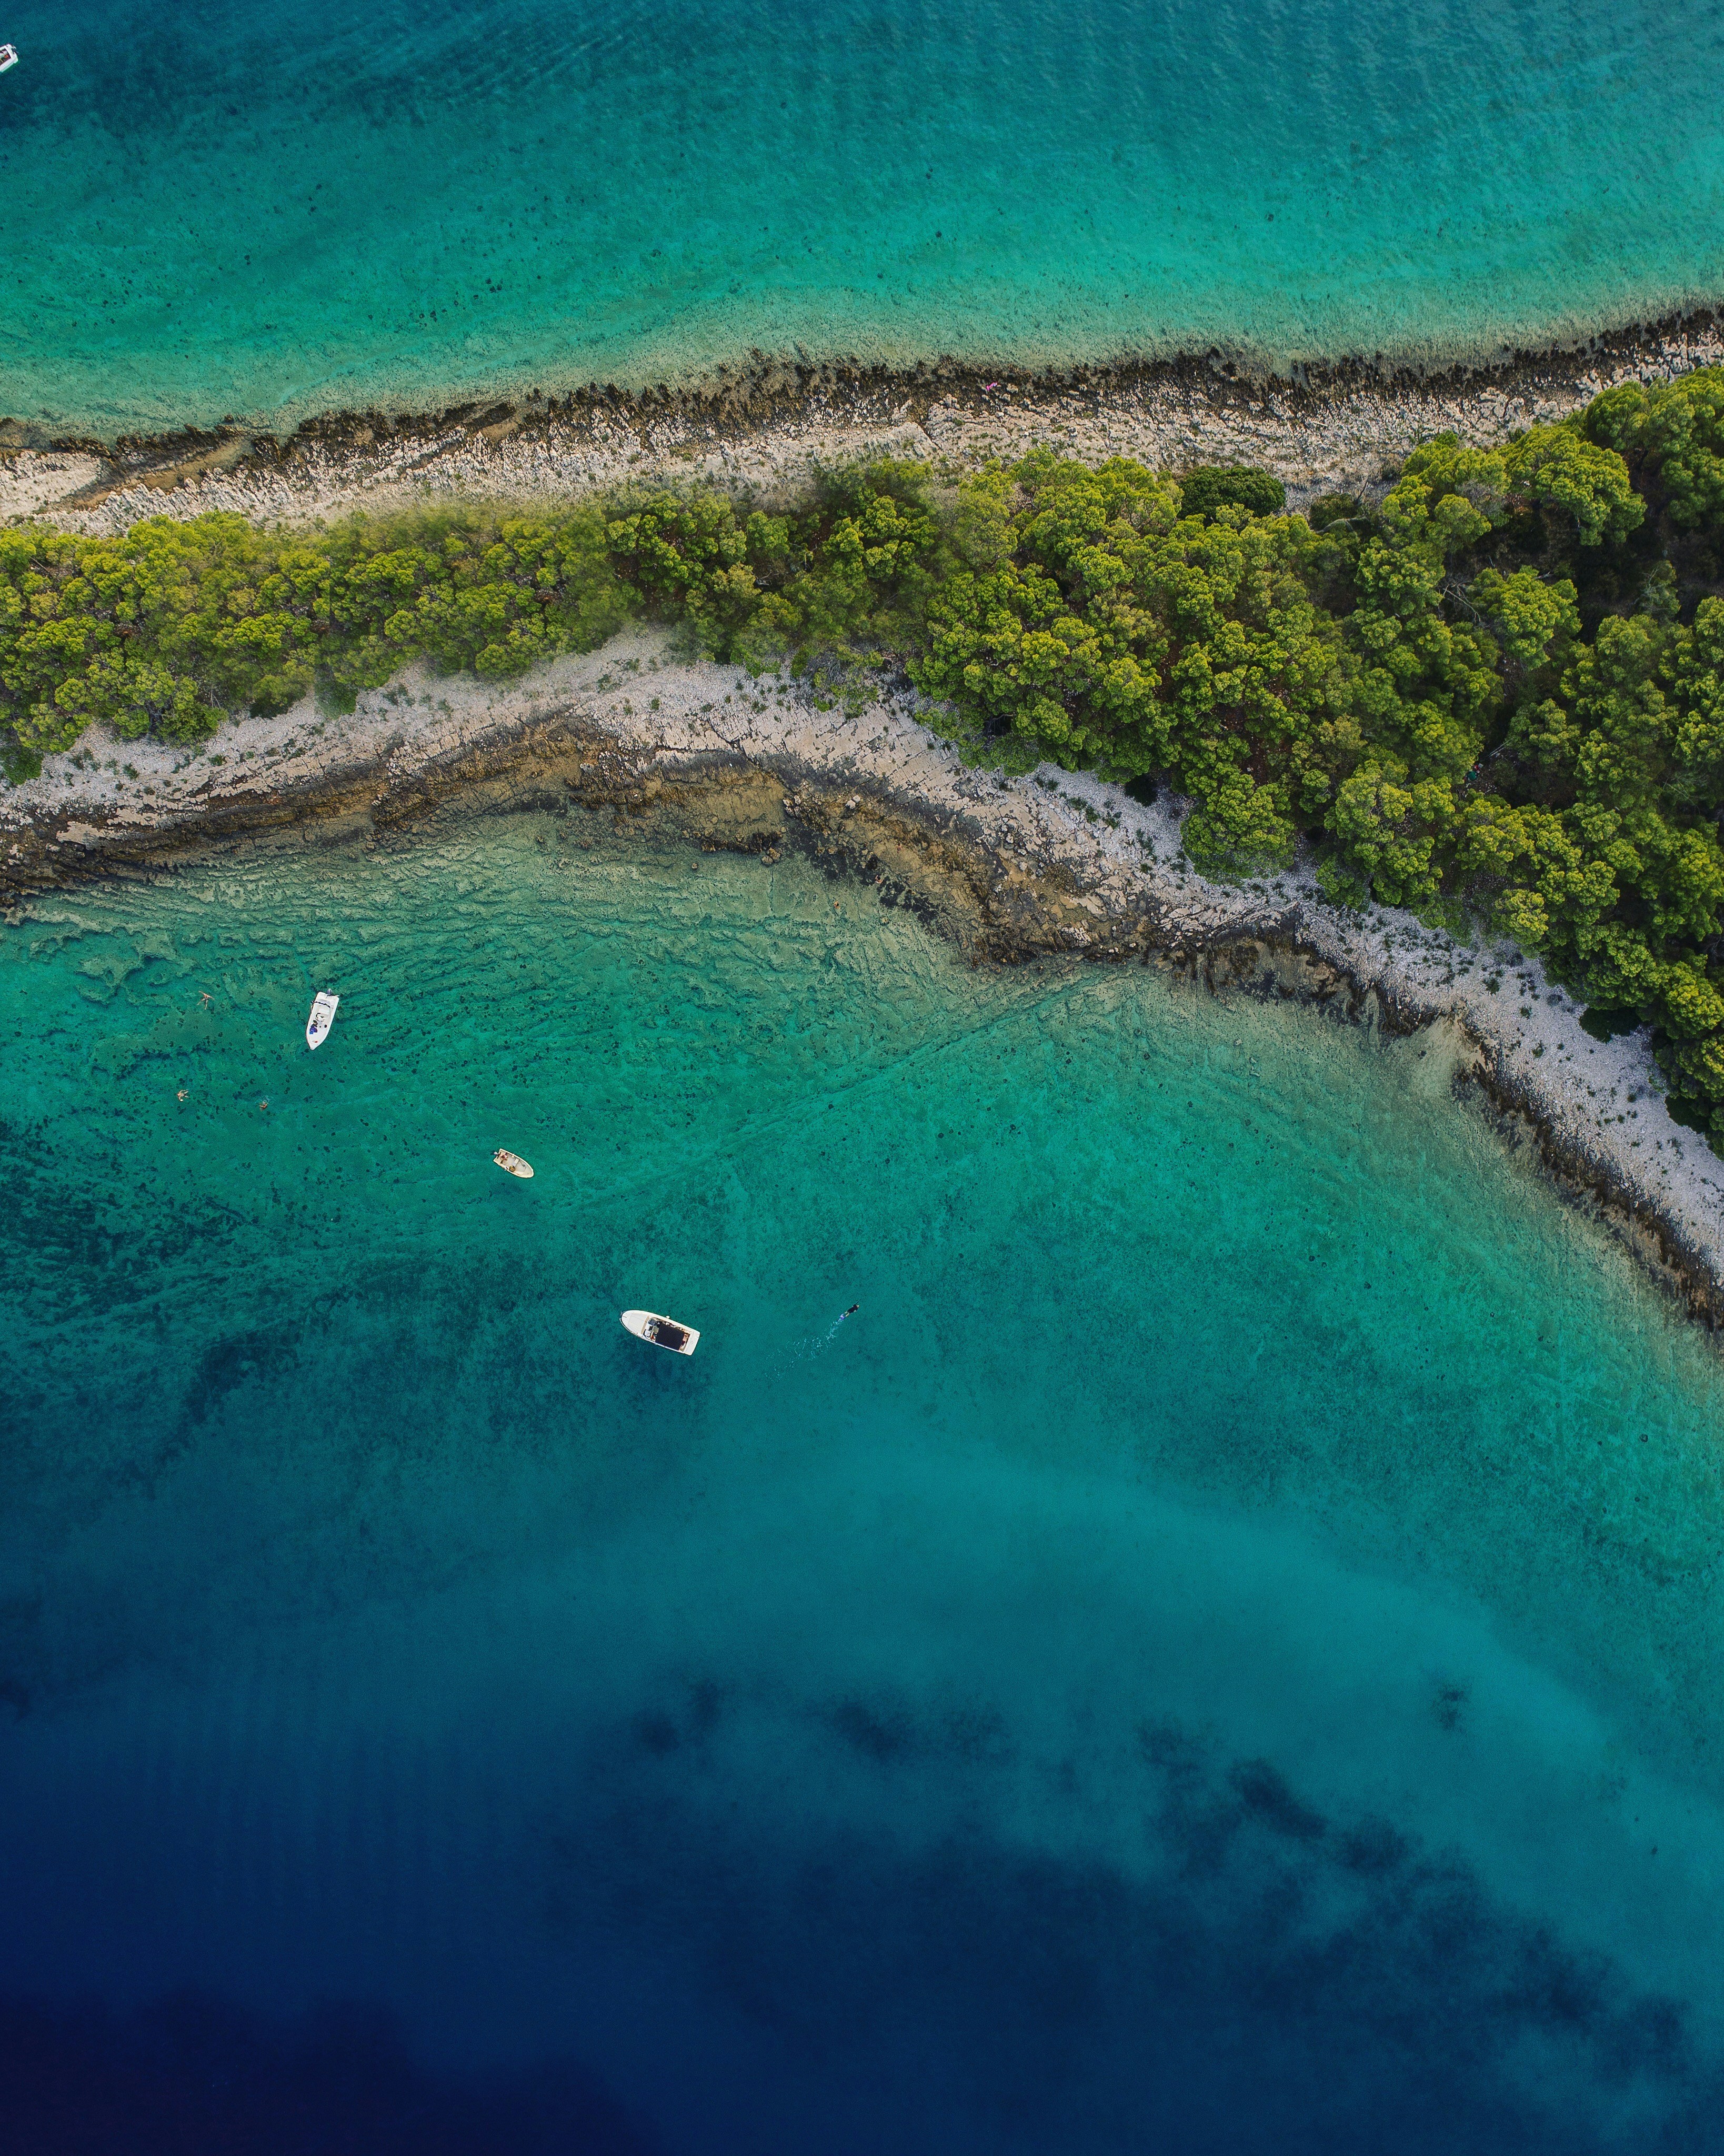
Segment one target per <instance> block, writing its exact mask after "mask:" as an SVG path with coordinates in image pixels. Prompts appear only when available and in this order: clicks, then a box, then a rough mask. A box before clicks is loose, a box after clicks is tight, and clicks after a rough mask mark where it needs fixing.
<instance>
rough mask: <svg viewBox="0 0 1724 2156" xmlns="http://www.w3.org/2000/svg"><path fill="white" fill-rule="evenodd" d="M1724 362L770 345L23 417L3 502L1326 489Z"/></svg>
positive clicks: (1698, 335) (1656, 355)
mask: <svg viewBox="0 0 1724 2156" xmlns="http://www.w3.org/2000/svg"><path fill="white" fill-rule="evenodd" d="M1719 362H1724V318H1721V317H1718V316H1713V315H1712V314H1711V313H1706V312H1701V313H1696V314H1694V315H1691V316H1682V317H1678V318H1674V319H1672V320H1670V321H1665V322H1661V323H1655V324H1652V325H1650V326H1646V327H1644V328H1641V329H1636V330H1631V331H1621V332H1619V333H1611V334H1608V335H1600V336H1596V337H1594V338H1592V339H1591V340H1589V341H1587V342H1585V343H1583V344H1580V345H1576V346H1570V347H1562V348H1557V349H1552V350H1551V351H1548V352H1530V353H1517V354H1515V355H1512V356H1511V357H1506V358H1504V359H1503V360H1502V361H1501V362H1500V363H1496V364H1491V365H1481V366H1479V367H1455V368H1451V369H1448V370H1446V371H1443V372H1421V371H1419V370H1418V369H1416V368H1414V367H1406V366H1398V365H1395V364H1393V362H1388V361H1383V362H1374V361H1364V360H1358V361H1346V362H1337V363H1336V364H1334V365H1333V366H1331V367H1325V368H1322V369H1314V368H1301V369H1299V370H1297V371H1296V372H1294V373H1291V374H1288V375H1277V374H1274V373H1271V372H1265V371H1263V370H1261V369H1255V368H1252V367H1249V366H1248V365H1247V364H1246V363H1245V362H1243V361H1241V360H1239V359H1238V358H1230V357H1228V356H1227V355H1226V354H1224V353H1223V352H1219V351H1215V352H1208V353H1204V354H1200V355H1196V356H1193V357H1187V358H1183V359H1173V360H1167V361H1157V362H1141V363H1140V362H1121V363H1120V364H1118V365H1116V366H1111V367H1071V368H1068V369H1064V370H1054V371H1046V372H1031V371H1029V370H1027V369H1025V368H1024V367H1011V366H1002V367H999V368H998V369H997V370H993V371H989V370H988V369H985V368H980V367H974V366H972V365H970V364H969V363H968V362H958V361H955V360H937V361H931V362H926V363H925V364H923V365H921V366H918V367H911V368H906V369H893V368H889V367H870V366H865V365H862V364H859V363H853V362H833V363H832V364H830V365H828V366H815V365H810V364H803V363H801V362H777V361H773V360H771V359H768V358H767V357H763V356H760V355H757V356H756V357H755V358H754V359H753V360H752V362H751V363H750V364H749V365H748V366H747V367H741V368H738V369H736V370H733V371H731V372H723V373H720V374H718V375H715V376H713V377H710V378H706V379H704V380H702V381H700V382H693V383H690V384H688V385H686V386H685V387H682V388H671V387H662V388H658V389H654V390H650V391H647V392H644V393H640V394H638V395H637V394H633V393H625V392H623V391H621V390H618V389H615V388H606V387H602V386H599V385H596V384H595V385H593V386H592V387H590V388H587V389H586V390H583V391H581V392H578V393H574V394H572V395H570V396H568V397H566V398H540V397H536V396H530V397H528V398H525V399H521V400H518V401H511V400H510V399H507V398H501V399H498V400H496V401H495V402H493V403H483V404H466V405H461V406H457V407H454V408H451V409H449V410H445V411H443V412H440V413H386V412H378V411H370V412H331V413H327V414H325V415H324V416H322V417H321V418H314V419H309V420H306V421H305V423H303V424H301V425H300V427H299V428H297V429H295V431H294V432H293V433H292V434H289V435H286V436H284V437H279V438H278V437H277V436H275V435H274V434H269V433H268V432H266V431H264V430H261V429H252V428H249V427H246V426H243V425H241V424H239V423H228V424H224V425H223V426H222V427H220V428H218V429H213V430H207V431H199V430H196V429H192V430H187V431H186V432H184V433H181V434H163V435H156V436H150V437H138V436H133V437H122V438H121V439H118V440H116V441H114V442H109V443H104V442H100V441H95V440H90V439H80V438H73V437H54V436H51V435H49V434H46V433H45V432H44V430H42V429H35V428H32V427H30V426H28V425H27V424H24V423H20V422H18V421H16V420H12V419H6V420H0V519H7V520H12V519H17V518H31V517H39V518H42V519H44V520H46V521H50V522H52V523H54V524H55V525H58V526H60V527H62V528H64V529H65V530H68V531H86V532H90V533H104V532H114V531H123V530H124V529H126V527H127V526H129V525H131V524H132V523H135V522H136V521H138V520H139V519H141V518H142V517H145V516H160V515H163V514H166V515H169V516H178V517H190V516H199V515H202V514H204V513H205V512H207V511H212V510H223V511H235V512H238V513H239V514H240V515H243V516H249V517H253V518H257V519H259V520H263V521H276V522H285V523H303V522H310V521H316V520H317V519H320V518H327V517H331V516H341V515H343V514H345V513H346V512H348V511H352V510H355V509H359V508H364V509H367V510H368V511H385V512H387V511H390V510H393V509H400V508H406V507H409V506H416V505H423V503H424V502H425V501H426V500H428V499H436V498H438V497H445V498H447V497H449V496H465V497H468V498H471V499H482V500H497V501H511V502H513V501H519V502H523V503H532V502H546V501H562V500H571V499H572V498H574V497H575V496H577V495H581V494H584V493H588V492H591V491H592V490H594V489H596V488H606V487H615V486H618V485H623V484H626V483H628V482H629V481H638V480H660V481H661V480H682V481H685V482H686V481H690V480H711V481H712V482H713V483H715V484H717V485H722V486H725V487H726V488H729V489H732V490H738V491H742V492H747V493H749V494H751V495H757V496H759V497H760V498H762V499H767V500H769V499H771V498H772V497H773V496H774V495H782V494H788V493H793V492H794V491H795V490H796V489H797V488H798V487H799V486H800V485H802V484H803V482H804V481H805V480H806V479H807V478H808V475H809V473H810V472H811V471H812V470H813V469H815V468H816V467H818V466H819V465H830V464H833V463H836V462H840V461H847V460H852V459H859V458H862V457H865V456H870V455H879V454H893V455H899V456H908V457H917V458H923V459H928V460H930V461H932V462H935V463H937V464H941V465H947V466H950V467H952V468H954V469H973V468H975V467H976V466H977V465H983V464H985V463H987V462H988V461H989V460H990V459H993V458H996V457H1013V456H1018V455H1021V454H1024V452H1025V451H1026V450H1028V449H1031V448H1032V447H1034V446H1037V445H1039V444H1048V445H1049V446H1051V447H1054V448H1055V449H1060V450H1061V451H1063V452H1065V454H1070V455H1073V456H1076V457H1079V458H1080V459H1084V460H1085V461H1086V462H1099V461H1101V460H1102V459H1105V458H1107V457H1111V456H1130V457H1136V458H1139V459H1142V460H1143V461H1145V462H1147V463H1149V464H1152V465H1157V466H1159V467H1161V468H1162V469H1167V470H1182V469H1188V468H1189V467H1190V466H1191V465H1194V464H1199V463H1218V462H1219V463H1243V464H1250V465H1260V466H1262V467H1264V468H1265V469H1267V470H1271V471H1273V472H1275V475H1277V476H1278V477H1279V478H1280V479H1281V480H1283V481H1284V482H1285V485H1286V486H1287V490H1288V497H1289V501H1290V506H1293V507H1295V508H1298V507H1301V506H1305V504H1306V503H1308V502H1309V501H1311V500H1313V499H1314V498H1315V497H1316V495H1319V494H1321V493H1325V492H1329V491H1333V490H1345V491H1348V492H1354V493H1362V494H1365V495H1370V494H1371V493H1372V492H1373V490H1380V489H1381V487H1382V485H1383V483H1384V470H1385V466H1388V465H1393V464H1396V463H1398V460H1399V459H1401V458H1403V456H1404V455H1405V454H1406V453H1407V451H1408V449H1411V448H1412V447H1413V446H1414V444H1415V443H1417V442H1419V441H1420V440H1422V439H1426V438H1427V437H1429V435H1432V434H1439V433H1442V432H1444V431H1449V430H1452V431H1454V432H1455V433H1456V434H1460V436H1461V438H1462V439H1464V440H1467V441H1470V442H1476V443H1480V444H1488V443H1492V442H1496V441H1500V440H1501V439H1504V438H1505V437H1506V435H1507V434H1510V433H1511V431H1512V430H1514V429H1516V428H1519V427H1524V426H1528V425H1531V424H1532V423H1534V422H1535V421H1547V420H1551V419H1556V418H1562V416H1563V415H1564V414H1565V413H1568V412H1571V411H1573V410H1575V409H1576V408H1578V407H1579V406H1580V405H1582V404H1584V403H1587V402H1588V400H1589V399H1590V398H1593V397H1595V396H1597V395H1598V393H1599V392H1600V391H1601V390H1603V389H1605V388H1609V387H1610V386H1611V384H1612V383H1614V382H1620V381H1624V380H1627V379H1630V378H1633V377H1640V378H1642V379H1647V380H1667V379H1670V377H1674V376H1675V375H1677V374H1680V373H1684V372H1687V371H1688V370H1690V369H1691V368H1692V367H1698V366H1705V365H1710V364H1716V363H1719Z"/></svg>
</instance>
